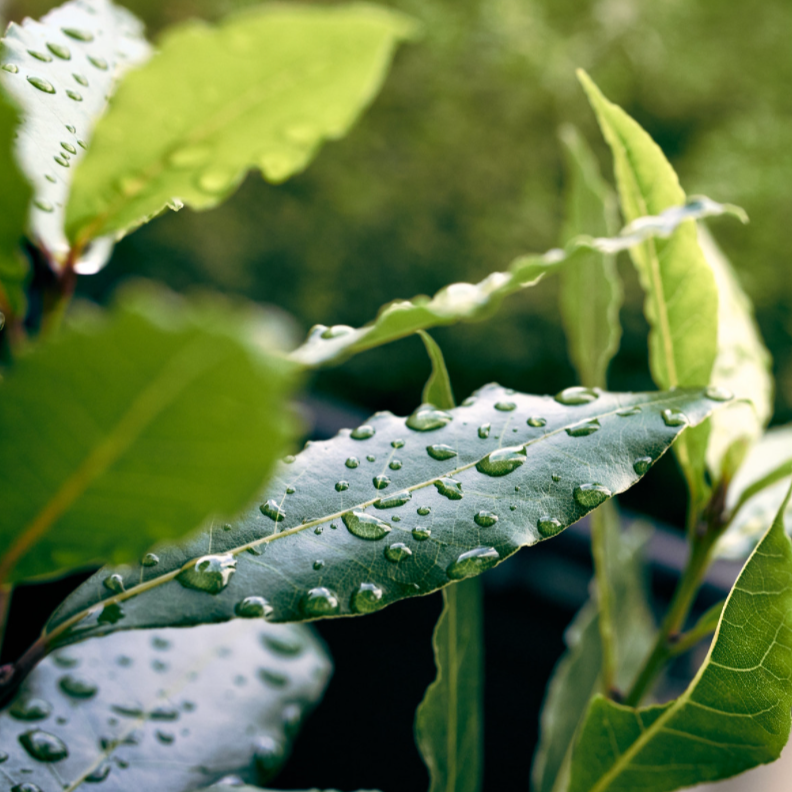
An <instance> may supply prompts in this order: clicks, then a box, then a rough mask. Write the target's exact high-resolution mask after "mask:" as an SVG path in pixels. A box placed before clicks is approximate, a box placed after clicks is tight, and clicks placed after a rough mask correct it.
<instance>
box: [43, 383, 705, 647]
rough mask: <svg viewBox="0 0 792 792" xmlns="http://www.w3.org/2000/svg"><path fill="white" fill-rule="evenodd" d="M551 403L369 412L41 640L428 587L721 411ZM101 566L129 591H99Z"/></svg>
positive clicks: (584, 394)
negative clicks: (111, 581) (247, 601)
mask: <svg viewBox="0 0 792 792" xmlns="http://www.w3.org/2000/svg"><path fill="white" fill-rule="evenodd" d="M559 398H560V399H561V401H559V400H557V399H553V398H550V397H546V396H545V397H540V396H525V395H523V394H519V393H515V392H513V391H509V390H505V389H503V388H501V387H499V386H496V385H490V386H487V387H485V388H483V389H481V390H480V391H479V392H478V393H477V394H475V395H474V397H472V398H471V399H469V400H467V401H466V402H465V403H464V405H463V406H461V407H458V408H456V409H454V410H449V411H438V410H437V409H436V408H432V407H422V408H419V409H418V410H416V412H415V413H413V415H412V416H410V417H409V418H408V419H407V420H406V421H405V419H404V418H398V417H396V416H394V415H392V414H390V413H378V414H377V415H375V416H373V417H372V418H371V419H370V420H369V421H368V423H367V424H364V425H363V426H361V427H358V428H357V429H356V430H355V431H354V432H352V433H350V432H349V430H343V431H342V432H340V433H339V434H338V435H337V436H336V437H335V438H333V439H331V440H328V441H323V442H317V443H311V444H309V446H308V447H307V448H306V449H305V450H304V451H303V452H302V453H301V454H299V455H298V456H297V457H295V458H289V459H288V460H287V461H286V463H285V464H283V465H281V466H280V467H279V468H278V470H277V472H276V474H275V476H274V478H273V479H272V480H271V482H270V484H268V485H267V486H266V487H265V488H264V490H263V492H261V494H260V495H259V499H258V501H257V504H260V505H257V506H256V507H254V508H252V509H250V510H248V511H247V512H245V513H244V514H243V515H242V516H241V517H240V518H239V519H237V520H236V521H234V522H232V523H230V524H229V525H230V528H229V530H224V529H221V528H220V527H219V526H215V527H214V528H213V529H211V530H209V531H205V532H203V533H202V534H201V535H199V536H197V537H195V538H194V539H192V540H190V541H187V542H185V543H183V544H181V545H179V546H168V547H164V546H163V547H162V548H160V549H157V550H156V552H157V554H158V555H159V557H160V563H159V565H158V566H157V567H155V568H153V569H147V568H143V567H139V566H134V567H131V568H128V569H120V570H115V569H105V570H102V571H100V572H99V573H98V574H97V576H96V577H94V578H92V579H91V580H89V581H88V582H87V583H85V584H84V585H83V586H81V587H80V588H78V589H77V591H76V592H75V593H74V594H72V595H71V597H69V599H68V600H66V602H65V603H64V604H63V606H62V607H61V608H60V609H59V610H58V612H57V613H56V614H55V615H54V617H53V618H52V620H51V621H50V624H49V626H48V628H47V630H48V632H49V633H50V636H49V638H48V640H49V641H51V642H58V641H61V640H72V639H74V638H76V637H79V636H80V635H83V634H94V633H97V632H103V631H106V630H109V629H124V628H133V627H144V626H159V625H173V624H194V623H198V622H202V621H207V620H214V621H219V620H223V619H230V618H233V617H234V614H235V608H236V606H237V604H238V603H239V602H240V601H241V600H243V599H244V598H245V597H248V596H251V595H257V596H263V597H266V598H267V600H269V602H270V604H271V605H272V607H273V609H274V611H273V617H272V618H273V619H274V620H276V621H296V620H308V619H315V618H321V617H325V616H337V615H347V614H356V613H357V614H364V613H369V612H371V611H374V610H378V609H379V608H381V607H383V606H385V605H387V604H389V603H391V602H394V601H396V600H399V599H402V598H404V597H411V596H416V595H420V594H427V593H429V592H431V591H435V590H437V589H439V588H442V587H443V586H445V585H447V584H448V583H449V582H452V581H455V580H459V579H462V578H465V577H470V576H473V575H476V574H479V573H481V572H483V571H485V570H486V569H488V568H490V567H492V566H494V565H495V564H496V563H499V562H500V561H502V560H503V559H505V558H507V557H508V556H510V555H511V554H512V553H514V552H516V551H517V549H518V548H520V547H522V546H526V545H532V544H535V543H536V542H538V541H541V540H542V539H545V538H548V537H551V536H553V535H555V534H556V533H558V532H559V531H561V530H563V528H565V527H566V526H568V525H571V524H572V523H573V522H575V521H576V520H579V519H580V518H581V517H582V516H583V515H584V514H586V513H587V512H589V511H591V509H593V508H594V507H595V506H597V505H599V503H601V502H602V501H603V500H605V499H606V498H607V497H608V496H609V494H612V493H618V492H622V491H624V490H625V489H627V488H629V487H631V486H632V485H633V484H634V483H635V482H636V481H638V479H639V478H640V477H641V476H642V475H643V474H644V473H645V472H646V471H647V470H648V468H649V466H650V465H651V464H652V463H653V462H654V461H655V460H656V459H657V458H658V457H659V456H661V455H662V454H663V453H664V452H665V451H666V450H667V449H668V448H669V447H670V445H671V443H672V442H673V441H674V440H675V439H676V437H677V436H678V434H679V433H680V432H681V431H682V430H683V429H684V427H685V420H687V421H689V422H690V424H692V425H695V424H696V423H699V422H700V421H702V420H703V419H704V418H705V417H706V416H707V415H709V413H710V412H711V411H712V410H713V409H714V408H716V407H718V406H719V404H718V403H717V402H713V401H712V400H710V399H707V398H706V397H705V396H704V395H703V394H702V392H701V391H682V390H679V391H675V392H672V393H643V394H641V393H637V394H613V393H597V392H595V391H585V390H584V391H580V390H577V389H573V390H572V391H565V392H563V394H562V395H561V396H560V397H559ZM562 402H563V403H562ZM620 413H621V414H620ZM664 416H665V418H664ZM481 471H485V472H481ZM492 474H494V475H492ZM207 556H208V558H207ZM113 573H115V574H119V575H121V578H122V582H123V585H124V587H125V589H126V591H124V592H122V593H116V594H114V593H113V592H111V591H109V590H108V589H107V588H106V587H105V586H103V585H102V581H103V580H104V579H105V578H107V577H108V576H109V575H110V574H113ZM141 580H142V581H143V582H142V584H141V583H140V581H141ZM109 605H119V606H120V607H121V609H122V611H123V617H122V618H120V619H118V620H117V622H116V624H114V625H108V624H107V623H105V622H103V621H102V620H101V611H102V608H103V607H105V606H109Z"/></svg>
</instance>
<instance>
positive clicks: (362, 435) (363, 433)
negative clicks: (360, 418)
mask: <svg viewBox="0 0 792 792" xmlns="http://www.w3.org/2000/svg"><path fill="white" fill-rule="evenodd" d="M375 434H377V430H376V429H375V428H374V427H373V426H370V425H369V424H363V426H358V428H357V429H353V430H352V432H351V434H350V435H349V436H350V437H351V438H352V439H353V440H368V439H369V438H370V437H374V435H375Z"/></svg>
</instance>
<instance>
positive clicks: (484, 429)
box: [478, 423, 492, 440]
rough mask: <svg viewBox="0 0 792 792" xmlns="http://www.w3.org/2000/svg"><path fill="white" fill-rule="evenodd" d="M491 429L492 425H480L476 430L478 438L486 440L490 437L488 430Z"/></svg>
mask: <svg viewBox="0 0 792 792" xmlns="http://www.w3.org/2000/svg"><path fill="white" fill-rule="evenodd" d="M491 428H492V424H488V423H487V424H481V426H479V428H478V436H479V437H480V438H481V439H482V440H486V439H487V438H488V437H489V435H490V429H491Z"/></svg>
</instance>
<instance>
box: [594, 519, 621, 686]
mask: <svg viewBox="0 0 792 792" xmlns="http://www.w3.org/2000/svg"><path fill="white" fill-rule="evenodd" d="M605 507H606V504H603V505H602V506H601V507H600V508H599V509H597V510H595V511H594V512H592V515H591V556H592V559H593V561H594V580H595V585H596V588H597V605H598V610H599V619H598V621H599V631H600V642H601V644H602V687H603V688H604V691H605V695H610V693H611V691H612V690H613V689H614V685H615V680H616V657H615V633H614V627H613V591H612V589H611V585H610V580H609V578H608V566H607V537H606V534H605V532H606V531H607V529H608V527H609V526H608V525H607V520H608V519H612V518H613V514H612V513H607V512H606V510H605Z"/></svg>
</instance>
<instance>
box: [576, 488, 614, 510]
mask: <svg viewBox="0 0 792 792" xmlns="http://www.w3.org/2000/svg"><path fill="white" fill-rule="evenodd" d="M572 494H573V497H574V498H575V501H577V503H578V505H579V506H582V507H583V508H584V509H594V508H595V507H597V506H599V505H600V503H604V502H605V501H606V500H608V498H610V496H611V495H612V494H613V493H612V492H611V491H610V490H609V489H608V488H607V487H605V486H603V485H602V484H581V485H580V486H579V487H575V490H574V492H573V493H572Z"/></svg>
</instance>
